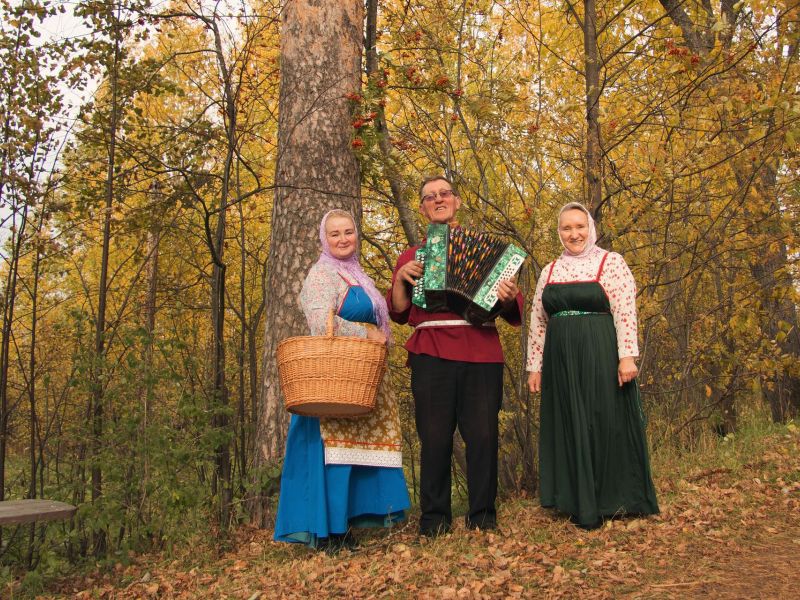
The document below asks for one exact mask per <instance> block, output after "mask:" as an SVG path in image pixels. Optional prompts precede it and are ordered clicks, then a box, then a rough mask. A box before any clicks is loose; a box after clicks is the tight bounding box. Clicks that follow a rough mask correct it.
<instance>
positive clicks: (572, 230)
mask: <svg viewBox="0 0 800 600" xmlns="http://www.w3.org/2000/svg"><path fill="white" fill-rule="evenodd" d="M558 235H560V236H561V242H562V243H563V244H564V247H565V248H566V249H567V251H568V252H569V253H570V254H580V253H581V252H583V249H584V248H585V247H586V241H587V240H588V239H589V217H588V215H587V214H586V213H585V212H583V211H582V210H580V209H579V208H571V209H569V210H565V211H564V212H563V213H561V217H559V219H558Z"/></svg>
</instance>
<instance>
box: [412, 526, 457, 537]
mask: <svg viewBox="0 0 800 600" xmlns="http://www.w3.org/2000/svg"><path fill="white" fill-rule="evenodd" d="M446 533H450V525H447V524H446V523H439V524H437V525H428V526H425V527H423V526H420V528H419V534H420V535H421V536H423V537H429V538H435V537H439V536H440V535H444V534H446Z"/></svg>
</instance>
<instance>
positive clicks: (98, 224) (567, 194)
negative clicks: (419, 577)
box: [0, 0, 800, 593]
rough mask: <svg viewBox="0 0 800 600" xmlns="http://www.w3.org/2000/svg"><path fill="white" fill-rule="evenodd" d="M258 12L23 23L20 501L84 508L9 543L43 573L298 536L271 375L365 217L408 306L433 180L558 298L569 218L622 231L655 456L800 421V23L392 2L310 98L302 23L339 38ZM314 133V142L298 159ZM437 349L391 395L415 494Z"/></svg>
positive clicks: (5, 222)
mask: <svg viewBox="0 0 800 600" xmlns="http://www.w3.org/2000/svg"><path fill="white" fill-rule="evenodd" d="M229 4H230V3H223V4H219V5H214V6H211V5H210V4H208V3H202V2H194V1H190V0H177V1H175V2H172V3H168V5H159V6H157V7H156V6H154V5H153V6H148V5H147V4H146V3H143V2H122V3H114V4H110V3H105V2H81V3H79V5H80V7H79V9H77V12H76V13H75V15H74V16H75V20H76V22H78V23H80V24H81V27H82V29H81V30H80V31H73V32H72V33H69V34H68V33H65V34H64V35H63V36H62V38H58V37H56V38H54V39H47V40H45V39H44V38H43V37H37V36H39V35H40V31H41V32H43V31H44V29H43V28H42V27H40V20H41V18H46V17H47V16H48V15H52V14H53V13H54V12H55V13H57V12H58V11H59V10H60V9H61V8H62V7H63V8H64V10H67V9H68V8H69V7H70V6H71V5H68V4H64V3H53V2H29V1H27V0H26V1H25V2H23V1H22V0H6V1H5V2H4V3H3V4H2V12H3V14H4V17H5V16H6V15H8V18H4V19H3V25H2V30H0V41H1V42H2V43H0V60H1V61H2V63H3V67H4V68H3V69H1V70H0V71H2V73H3V75H2V77H0V79H1V80H2V81H0V88H2V89H0V93H1V94H2V96H3V102H2V103H0V105H2V112H1V113H0V117H1V118H0V122H2V127H3V136H2V139H0V208H1V209H0V224H1V225H0V226H1V227H2V237H0V241H2V247H1V248H0V251H1V252H2V257H3V261H2V267H0V276H1V277H2V284H0V291H1V293H0V301H1V302H2V306H3V309H4V310H3V326H2V344H0V400H1V401H0V469H2V476H0V483H1V484H2V485H0V490H2V492H3V494H4V495H5V496H4V497H5V498H23V497H27V496H38V497H45V498H51V499H53V500H65V501H69V502H72V503H75V504H79V505H80V509H79V512H78V517H77V519H76V521H75V523H74V524H70V525H68V526H67V525H65V526H64V528H63V529H62V530H58V531H56V530H55V529H52V528H51V529H50V530H49V531H48V535H47V536H38V535H33V536H30V537H29V536H21V535H20V536H16V537H14V538H13V539H12V538H8V539H7V538H6V537H4V538H3V543H4V544H6V542H7V541H8V543H9V546H8V549H7V550H4V552H5V554H4V560H5V557H13V560H12V562H14V564H15V566H16V567H20V568H21V566H22V565H23V564H25V565H26V566H30V567H34V566H35V564H34V563H36V561H37V560H38V559H37V557H38V556H39V549H40V548H41V547H42V546H41V545H42V544H43V543H45V541H46V540H51V539H55V540H56V543H54V544H53V545H52V547H53V548H54V549H52V551H51V552H50V554H52V555H53V556H55V557H56V558H54V559H53V560H52V561H48V560H43V561H41V563H42V564H43V565H45V567H47V565H50V567H48V568H52V569H53V570H56V566H53V565H56V564H57V563H58V560H57V559H59V558H60V560H67V557H76V556H80V555H85V556H88V555H96V556H101V555H103V554H105V555H106V556H112V555H114V554H112V553H114V552H117V551H119V552H122V551H127V550H129V549H134V550H139V549H146V548H154V547H155V548H168V547H174V546H175V545H177V544H179V543H180V542H181V540H184V539H186V538H187V537H188V536H189V535H190V534H191V535H194V534H195V533H197V532H198V531H201V532H202V531H208V529H209V528H210V527H213V528H215V529H214V531H222V532H223V533H222V534H220V535H219V540H221V541H220V546H222V545H223V543H224V540H225V539H226V535H225V534H224V532H225V531H226V530H229V528H230V526H232V525H233V524H235V523H239V522H242V521H244V520H247V519H248V518H253V520H254V521H255V522H257V523H258V524H259V525H260V526H268V524H269V521H270V515H271V512H270V510H271V508H270V506H271V504H270V503H271V502H273V500H274V498H273V495H274V493H275V491H276V489H277V487H278V480H279V475H280V459H281V454H282V451H283V437H282V436H284V435H285V421H286V418H285V415H284V414H283V412H281V411H282V409H281V406H280V404H279V403H278V402H277V401H278V400H280V397H279V394H278V395H276V394H273V395H272V396H270V398H269V400H270V402H271V404H269V403H267V402H265V400H266V399H267V395H268V394H267V392H266V391H265V390H267V389H268V388H269V389H274V388H270V385H271V384H272V383H273V382H274V381H275V373H274V369H271V367H270V366H269V365H270V364H272V363H271V362H270V361H273V362H274V352H271V351H270V350H269V349H270V348H273V347H274V345H275V343H276V342H277V341H279V340H278V338H279V336H280V335H282V332H286V331H289V330H290V329H292V328H297V329H300V328H301V327H302V326H303V322H302V319H301V318H300V317H299V316H298V315H299V313H298V310H299V309H298V308H297V300H296V295H297V292H298V290H299V289H300V287H301V285H302V281H303V278H304V277H305V273H306V271H307V268H308V265H310V264H311V263H312V262H313V261H314V260H316V256H317V252H318V249H317V247H316V243H317V241H316V236H317V228H318V224H319V218H320V216H321V214H322V213H323V212H324V210H327V209H329V208H333V207H334V205H336V206H342V205H345V204H346V205H347V207H349V208H351V209H352V210H353V212H354V214H355V215H356V218H357V219H358V220H359V227H360V232H361V233H362V236H361V239H362V241H363V242H364V243H363V244H362V247H361V262H362V264H363V265H364V266H365V268H366V269H367V271H368V272H369V274H370V275H371V276H373V278H374V279H375V281H376V282H377V284H378V287H379V288H381V289H382V290H383V291H386V290H388V288H389V285H390V281H391V280H390V278H391V270H392V267H393V265H394V262H395V261H396V258H397V256H398V255H399V254H400V252H402V251H403V250H405V249H406V248H407V247H408V246H410V245H412V244H417V243H418V242H419V241H420V239H421V238H422V233H423V227H424V226H425V225H426V224H424V223H423V220H422V219H421V218H419V216H418V206H419V198H418V194H417V188H418V185H419V182H420V181H421V180H422V178H423V177H424V176H426V175H431V174H446V175H448V176H449V177H450V178H451V179H452V181H453V183H454V187H455V188H456V189H457V190H458V192H459V195H460V197H461V199H462V207H461V209H460V211H459V215H458V218H459V221H460V222H461V223H462V225H463V226H464V227H466V228H470V229H473V230H475V231H479V232H486V233H488V234H491V235H494V236H497V237H499V238H502V239H504V240H508V241H509V242H512V243H514V244H515V245H517V246H519V247H520V248H522V249H523V250H524V251H525V252H526V253H527V254H528V255H529V259H528V260H527V262H526V263H525V265H524V266H523V268H522V270H521V272H520V274H519V279H518V281H519V285H520V288H521V289H522V290H523V292H524V294H525V296H526V299H527V301H528V303H530V300H531V299H532V296H533V290H534V286H535V282H536V279H537V277H538V275H539V272H540V270H541V268H542V267H543V266H544V265H546V264H547V263H548V262H550V261H551V260H553V259H554V258H555V257H557V256H558V255H559V253H560V252H561V246H560V244H559V242H558V238H557V235H556V231H555V219H556V215H557V214H558V210H559V208H560V207H561V206H562V205H564V204H565V203H567V202H569V201H573V200H578V201H582V202H584V203H585V204H586V205H587V206H589V207H590V208H591V210H592V211H593V214H594V216H595V218H596V220H597V222H598V227H599V232H600V239H599V245H600V246H602V247H604V248H607V249H608V250H611V251H615V252H619V253H621V254H622V255H623V256H624V258H625V260H626V262H627V264H629V265H630V267H631V269H632V271H633V273H634V276H635V279H636V282H637V285H638V300H637V303H638V317H639V336H640V344H639V346H640V349H641V357H640V369H641V370H640V376H639V380H640V384H641V389H642V397H643V403H644V409H645V413H646V414H647V416H648V428H649V431H648V436H649V439H650V440H651V442H652V445H653V446H654V448H656V449H659V448H664V449H670V450H672V449H675V450H676V451H679V452H687V451H692V450H696V449H702V448H703V447H705V446H706V445H707V444H710V443H712V441H713V440H715V439H716V437H717V436H729V435H730V434H731V433H734V435H735V434H736V432H737V431H738V430H739V429H741V424H742V421H744V420H747V419H751V418H754V415H755V416H758V415H765V418H767V419H770V420H774V421H776V422H785V421H788V420H790V419H792V418H793V417H795V416H796V415H797V414H798V408H800V328H798V317H797V306H798V291H797V290H798V284H797V277H798V271H797V256H798V252H799V251H800V249H799V248H798V238H797V232H798V231H800V222H799V221H800V206H799V204H800V199H799V198H798V192H797V190H798V186H797V181H798V177H797V176H798V169H800V165H798V155H797V147H796V146H797V140H798V139H800V128H798V123H800V121H798V116H800V114H799V113H800V101H799V100H800V99H798V98H797V89H796V88H797V81H798V79H799V78H800V77H799V74H798V69H800V66H798V61H797V52H796V49H797V44H798V35H799V34H800V32H799V31H798V23H800V19H799V18H798V7H797V6H796V4H795V3H792V2H786V1H779V2H767V1H766V0H745V1H741V2H735V1H734V0H722V1H721V2H718V3H704V2H678V1H673V0H659V1H656V0H633V1H630V2H622V1H620V0H614V1H612V0H586V1H584V2H581V3H574V2H566V3H564V2H555V1H538V2H512V1H497V0H469V1H466V2H465V1H463V0H459V1H455V0H419V1H415V2H407V1H401V0H384V1H381V2H379V3H378V2H376V1H375V0H369V1H368V2H366V3H365V8H366V15H363V14H361V13H360V12H358V13H357V14H356V13H352V15H354V16H352V18H350V20H349V22H350V23H352V25H351V26H348V27H347V28H345V29H346V30H347V32H349V33H348V35H349V36H350V37H348V39H351V40H353V44H352V47H353V48H356V49H357V47H358V45H359V44H361V40H365V41H366V44H364V48H362V49H361V60H359V52H358V51H354V53H353V56H352V60H347V61H343V62H342V64H343V65H345V67H342V66H341V65H337V68H342V69H343V70H347V69H349V71H347V77H344V76H342V77H338V78H337V79H336V81H337V82H340V83H339V84H337V85H340V84H341V82H343V81H346V82H348V83H347V85H346V86H345V85H344V84H341V85H342V86H343V87H342V89H339V88H338V87H335V86H334V85H333V84H331V85H328V86H326V85H323V78H322V77H321V76H319V77H317V76H316V75H315V76H312V75H309V74H306V73H305V72H300V73H295V75H294V76H293V77H294V78H293V79H291V80H290V81H289V80H287V79H286V78H287V77H288V76H287V75H286V74H285V73H284V75H282V71H281V69H282V68H283V67H286V68H292V67H296V65H297V64H298V63H296V62H293V61H292V60H291V56H292V54H291V52H292V51H294V52H298V53H300V54H303V55H304V56H307V57H308V58H309V61H310V62H314V61H315V60H316V61H317V62H318V63H319V64H322V63H321V62H320V61H321V60H322V59H324V58H330V56H329V55H328V54H325V53H324V51H323V50H321V49H320V48H321V46H319V44H321V43H322V42H321V41H320V40H316V39H315V36H314V35H313V31H317V30H319V31H322V30H323V29H324V28H325V27H327V25H326V24H325V23H324V22H323V23H322V24H319V26H318V27H317V29H314V28H313V27H311V29H310V31H312V34H307V35H309V37H306V38H302V40H301V38H300V37H299V33H298V32H297V31H295V30H293V29H292V27H284V28H282V27H281V22H282V21H281V19H282V18H283V17H285V16H286V15H287V13H286V12H285V11H284V10H283V9H284V8H286V7H287V6H289V7H291V8H297V7H299V8H302V9H303V11H304V12H301V13H299V14H300V15H301V17H302V18H299V19H298V20H297V22H298V23H301V24H306V25H309V24H311V25H313V24H314V23H319V21H320V19H322V18H323V17H324V16H325V14H327V13H325V14H323V13H321V12H319V10H321V9H319V10H317V9H315V8H314V6H311V4H312V3H307V2H306V3H302V2H300V1H299V0H292V1H291V2H289V3H277V2H263V1H252V2H245V3H244V4H242V6H241V7H240V6H238V5H237V7H236V8H235V9H233V8H231V7H230V6H229ZM317 4H319V5H320V6H322V5H325V7H327V8H328V9H330V10H334V9H340V10H341V11H343V13H342V14H345V13H346V10H356V9H354V8H352V6H355V5H358V6H359V7H361V6H362V4H364V3H351V4H352V6H351V4H347V5H345V3H344V0H340V2H326V3H317ZM711 4H713V6H711ZM215 7H216V8H215ZM358 10H359V11H360V10H361V9H360V8H359V9H358ZM315 11H316V12H315ZM293 14H294V13H293ZM346 14H351V13H346ZM364 17H365V18H364ZM314 19H316V21H314ZM362 24H363V27H364V30H363V31H362V30H361V27H362ZM55 35H56V36H58V35H59V34H55ZM303 40H307V42H306V41H303ZM339 41H341V40H339ZM39 42H41V43H39ZM292 44H294V46H292ZM340 47H341V44H338V46H336V48H337V49H340ZM330 71H331V72H333V68H332V67H331V69H330ZM336 72H337V73H338V72H339V71H338V70H337V71H336ZM282 77H284V79H282ZM59 86H63V87H59ZM345 88H346V89H345ZM81 90H85V91H84V92H81ZM330 90H336V93H335V94H333V95H332V96H331V97H330V98H328V96H326V95H325V94H328V93H332V92H330ZM67 91H68V92H69V93H67ZM289 91H292V92H293V93H295V94H296V95H297V97H298V98H299V101H300V103H299V104H297V105H293V109H297V106H299V107H301V108H303V107H305V108H304V109H303V110H299V109H298V112H296V113H293V112H291V110H290V107H289V106H288V105H287V99H286V94H287V93H288V92H289ZM73 92H75V93H73ZM282 94H283V96H282ZM65 98H68V99H69V101H66V100H65ZM282 98H283V105H282V104H281V103H282ZM326 98H327V100H325V101H324V102H323V99H326ZM328 101H330V103H327V102H328ZM293 109H292V110H293ZM325 111H327V112H325ZM292 114H295V115H299V116H297V123H295V125H296V126H297V127H301V124H302V126H308V127H307V129H304V130H303V131H302V133H303V136H306V137H303V138H302V139H303V140H304V144H303V145H302V148H301V149H300V150H302V152H297V153H295V154H292V153H288V154H287V153H286V152H284V151H283V145H285V144H286V143H288V141H291V139H292V132H293V131H294V132H295V133H298V135H299V131H300V130H299V129H296V128H295V129H292V127H290V126H288V125H285V124H284V125H283V127H282V128H281V126H280V124H279V121H280V119H281V116H283V117H284V118H287V117H288V116H289V115H292ZM322 114H324V115H331V116H325V118H321V117H320V115H322ZM306 117H307V118H306ZM304 119H305V120H304ZM314 119H316V120H314ZM309 124H310V125H309ZM56 130H59V131H60V132H61V133H58V134H54V132H55V131H56ZM294 139H296V138H294ZM334 146H335V151H334V150H333V149H332V148H333V147H334ZM112 147H113V151H112ZM322 149H325V151H326V152H327V154H326V155H325V157H326V158H324V160H323V159H321V158H320V156H321V154H319V153H320V152H321V151H322ZM304 152H305V154H303V153H304ZM289 156H291V157H293V158H291V160H289V159H288V158H287V157H289ZM312 159H313V160H312ZM354 159H357V161H358V162H357V163H356V162H355V160H354ZM281 161H288V162H281ZM279 165H280V166H281V168H284V167H285V168H286V169H291V170H292V173H293V179H292V181H291V182H290V184H287V183H286V179H285V178H284V179H281V177H282V174H283V173H285V171H280V173H278V174H276V173H277V172H278V171H279V170H280V169H278V166H279ZM343 173H347V175H346V176H345V175H343ZM320 182H324V183H320ZM277 189H279V190H280V194H279V195H276V190H277ZM278 198H279V199H278ZM276 204H277V206H278V209H279V210H278V209H276ZM287 223H288V224H290V225H291V226H288V225H286V224H287ZM268 302H269V303H271V304H268ZM528 305H529V304H528ZM293 311H294V312H293ZM523 320H527V315H523ZM267 323H269V326H267ZM525 327H526V326H525V325H523V329H522V330H521V331H520V330H517V329H512V328H509V327H507V326H506V325H504V324H502V323H501V324H500V325H499V331H500V333H501V336H502V339H503V343H504V351H505V356H506V367H507V368H506V370H505V372H506V382H505V398H504V403H503V407H504V410H503V413H502V415H501V423H502V436H501V445H502V446H501V453H500V456H501V465H500V471H499V479H500V486H501V489H502V490H503V492H504V493H505V494H507V495H508V496H514V495H516V494H523V493H524V494H526V495H528V496H531V495H535V493H536V489H537V476H538V474H537V456H536V452H537V450H536V448H537V433H538V432H537V423H538V420H537V419H538V412H537V411H538V405H537V402H538V398H537V397H536V396H531V395H530V394H529V393H528V392H527V391H526V390H525V386H524V381H525V379H526V376H527V375H526V373H525V366H524V365H525V358H526V357H525V353H526V347H525V346H526V344H525V333H526V329H525ZM408 335H409V332H408V331H407V330H406V329H404V328H402V327H399V326H398V327H397V328H396V330H395V338H396V339H395V342H396V343H395V345H394V346H393V348H392V349H391V361H390V365H391V373H390V376H391V382H392V385H393V387H394V389H395V392H396V393H397V394H398V396H399V397H400V398H401V400H402V402H401V410H402V417H403V420H404V440H405V444H406V446H405V449H406V453H405V455H406V463H407V471H408V473H409V478H408V479H409V482H410V484H411V485H412V486H414V485H415V474H416V472H417V461H416V452H417V450H418V448H417V442H416V435H415V432H414V423H413V416H412V413H413V411H412V410H411V408H410V407H411V400H410V393H409V385H410V384H409V377H408V372H407V370H406V369H405V367H404V364H405V351H404V350H403V349H402V341H403V340H404V339H406V338H407V337H408ZM270 411H271V412H270ZM265 415H267V416H265ZM268 417H269V418H268ZM270 427H272V428H271V429H270ZM723 439H724V438H723ZM732 439H735V437H734V438H732ZM257 453H260V454H258V456H259V457H260V458H259V460H256V459H255V457H256V455H257ZM455 456H456V461H455V467H454V468H455V470H456V475H457V476H456V477H455V479H454V481H455V486H456V489H457V490H462V488H463V478H462V477H461V470H462V468H463V465H464V452H463V448H462V447H461V446H460V445H459V442H457V443H456V452H455ZM267 458H268V459H269V460H267ZM262 459H263V460H262ZM412 496H413V495H412ZM255 497H257V498H259V499H260V500H261V501H260V502H258V503H253V501H252V500H253V498H255ZM254 504H258V506H257V507H255V506H254ZM256 508H257V509H258V510H256ZM259 511H260V512H259ZM209 537H210V536H209ZM213 539H217V538H216V537H214V538H213ZM62 542H63V543H62ZM3 547H4V549H5V548H6V546H5V545H4V546H3ZM62 549H63V554H60V553H61V552H62ZM487 560H488V559H487ZM492 560H493V559H492ZM45 567H43V568H45ZM566 570H567V571H569V570H570V569H566ZM375 593H377V592H375Z"/></svg>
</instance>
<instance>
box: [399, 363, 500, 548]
mask: <svg viewBox="0 0 800 600" xmlns="http://www.w3.org/2000/svg"><path fill="white" fill-rule="evenodd" d="M408 360H409V366H410V367H411V391H412V393H413V394H414V414H415V419H416V424H417V435H419V439H420V444H421V446H422V453H421V454H422V455H421V460H420V462H421V469H420V470H421V473H420V509H421V511H422V516H421V517H420V533H422V534H424V535H430V534H436V533H437V532H441V531H447V530H448V529H449V528H450V524H451V522H452V520H453V515H452V511H451V505H450V487H451V471H450V462H451V457H452V454H453V434H454V433H455V428H456V426H458V430H459V432H460V433H461V437H462V438H463V440H464V443H465V445H466V451H467V488H468V491H469V513H468V514H467V516H466V521H467V527H473V528H474V527H481V528H487V529H488V528H493V527H495V525H496V520H497V516H496V511H495V506H494V502H495V499H496V497H497V437H498V434H497V417H498V412H499V411H500V404H501V403H502V398H503V365H502V363H470V362H462V361H455V360H445V359H443V358H437V357H434V356H428V355H425V354H409V356H408Z"/></svg>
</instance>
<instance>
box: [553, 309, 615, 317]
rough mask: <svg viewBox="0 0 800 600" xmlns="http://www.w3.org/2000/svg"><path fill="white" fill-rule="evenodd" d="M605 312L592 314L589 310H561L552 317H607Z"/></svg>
mask: <svg viewBox="0 0 800 600" xmlns="http://www.w3.org/2000/svg"><path fill="white" fill-rule="evenodd" d="M607 314H609V313H605V312H592V311H589V310H562V311H559V312H557V313H556V314H554V315H553V316H554V317H578V316H580V315H607Z"/></svg>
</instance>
